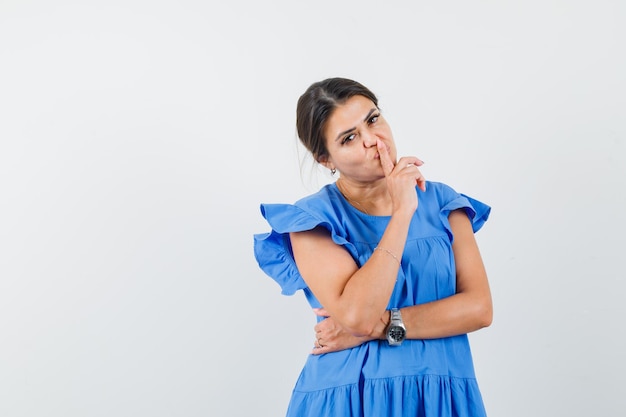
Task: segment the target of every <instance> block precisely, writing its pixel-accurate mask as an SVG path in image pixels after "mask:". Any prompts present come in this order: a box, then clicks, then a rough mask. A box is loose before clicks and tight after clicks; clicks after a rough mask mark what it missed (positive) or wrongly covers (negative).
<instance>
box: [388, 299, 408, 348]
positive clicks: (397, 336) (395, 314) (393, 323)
mask: <svg viewBox="0 0 626 417" xmlns="http://www.w3.org/2000/svg"><path fill="white" fill-rule="evenodd" d="M405 338H406V327H404V322H403V321H402V315H401V314H400V310H398V309H397V308H392V309H391V320H390V321H389V327H387V341H388V342H389V346H400V345H401V344H402V342H403V341H404V339H405Z"/></svg>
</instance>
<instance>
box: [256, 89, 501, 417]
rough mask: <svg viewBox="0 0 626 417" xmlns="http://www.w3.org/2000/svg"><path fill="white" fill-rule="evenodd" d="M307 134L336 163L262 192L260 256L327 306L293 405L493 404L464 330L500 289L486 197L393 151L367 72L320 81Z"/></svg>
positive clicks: (435, 412) (445, 408)
mask: <svg viewBox="0 0 626 417" xmlns="http://www.w3.org/2000/svg"><path fill="white" fill-rule="evenodd" d="M297 128H298V135H299V137H300V140H301V141H302V143H303V144H304V145H305V147H306V148H307V149H308V150H309V151H310V152H311V154H312V155H313V157H314V158H315V160H316V161H317V162H318V163H320V164H322V165H323V166H324V167H326V168H328V169H329V170H330V172H331V173H332V174H333V175H337V174H338V175H339V178H338V179H337V181H336V182H335V183H333V184H329V185H326V186H324V187H323V188H322V189H321V190H320V191H319V192H317V193H315V194H313V195H310V196H308V197H305V198H303V199H301V200H300V201H298V202H296V203H295V204H294V205H290V204H263V205H261V211H262V214H263V216H264V217H265V218H266V219H267V221H268V222H269V224H270V226H271V228H272V230H271V232H270V233H266V234H258V235H255V256H256V259H257V261H258V263H259V265H260V267H261V268H262V269H263V270H264V271H265V272H266V273H267V274H268V275H269V276H271V277H272V278H273V279H275V280H276V281H277V282H278V283H279V284H280V286H281V287H282V291H283V294H288V295H290V294H293V293H294V292H295V291H297V290H303V291H304V293H305V295H306V297H307V299H308V301H309V303H310V305H311V306H312V307H313V308H314V309H315V312H316V313H317V315H318V316H319V321H318V324H317V325H316V326H315V332H316V337H315V343H314V349H313V352H312V354H311V355H310V356H309V357H308V360H307V362H306V364H305V366H304V369H303V370H302V373H301V375H300V378H299V379H298V381H297V383H296V386H295V388H294V391H293V395H292V399H291V402H290V404H289V408H288V412H287V415H288V416H298V417H302V416H315V417H321V416H342V417H346V416H376V417H381V416H394V417H395V416H398V417H399V416H426V417H429V416H432V417H435V416H437V417H440V416H461V417H462V416H472V417H474V416H484V415H485V410H484V407H483V403H482V399H481V395H480V391H479V389H478V385H477V382H476V379H475V375H474V369H473V364H472V357H471V352H470V347H469V343H468V338H467V333H468V332H472V331H475V330H478V329H480V328H483V327H486V326H489V325H490V324H491V320H492V303H491V295H490V290H489V284H488V280H487V275H486V272H485V268H484V266H483V262H482V259H481V256H480V253H479V250H478V247H477V244H476V241H475V239H474V232H476V231H477V230H478V229H480V227H481V226H482V225H483V223H484V222H485V221H486V220H487V217H488V215H489V211H490V208H489V207H488V206H486V205H485V204H483V203H480V202H478V201H476V200H474V199H472V198H470V197H467V196H465V195H463V194H459V193H457V192H456V191H454V190H453V189H452V188H450V187H449V186H447V185H444V184H441V183H436V182H430V181H426V180H425V179H424V177H423V175H422V174H421V172H420V170H419V168H418V167H419V166H421V165H422V161H420V160H419V159H418V158H416V157H413V156H404V157H400V158H398V157H397V151H396V147H395V144H394V141H393V136H392V133H391V129H390V127H389V125H388V124H387V122H386V121H385V119H384V117H383V116H382V114H381V111H380V109H379V107H378V100H377V98H376V96H375V95H374V94H373V93H372V92H371V91H370V90H369V89H367V88H366V87H364V86H363V85H361V84H359V83H358V82H355V81H352V80H348V79H343V78H331V79H327V80H323V81H320V82H317V83H314V84H312V85H311V86H310V87H309V88H308V89H307V90H306V92H305V93H304V94H303V95H302V96H301V97H300V99H299V101H298V108H297Z"/></svg>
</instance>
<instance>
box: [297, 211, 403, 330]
mask: <svg viewBox="0 0 626 417" xmlns="http://www.w3.org/2000/svg"><path fill="white" fill-rule="evenodd" d="M409 223H410V216H408V215H405V216H401V215H398V216H392V218H391V220H390V222H389V225H388V226H387V229H386V231H385V233H384V235H383V238H382V239H381V241H380V247H384V248H386V249H388V250H389V251H390V252H392V253H397V254H402V252H403V251H404V243H405V241H406V236H407V232H408V227H409ZM290 237H291V247H292V250H293V254H294V258H295V261H296V264H297V265H298V270H299V271H300V274H301V275H302V277H303V278H304V281H305V282H306V283H307V285H308V286H309V288H310V289H311V291H312V292H313V294H315V297H316V298H317V299H318V300H319V302H320V303H321V304H322V305H323V306H324V308H325V310H326V311H327V312H328V314H329V315H330V316H332V317H333V319H334V320H335V321H336V322H337V323H338V324H339V325H340V326H341V327H342V328H344V329H346V330H347V331H348V332H349V333H351V334H354V335H357V336H370V335H372V332H373V331H374V329H375V326H376V325H377V323H379V322H380V317H381V316H382V315H383V314H384V312H385V309H386V308H387V304H388V303H389V298H390V297H391V293H392V291H393V288H394V285H395V283H396V277H397V275H398V268H399V263H398V260H397V259H394V257H393V256H392V255H390V254H389V253H387V252H385V251H383V250H376V251H374V253H373V254H372V256H371V257H370V258H369V260H368V261H367V262H366V263H365V264H364V265H363V266H362V267H361V268H359V267H358V266H357V264H356V263H355V262H354V260H353V259H352V257H351V256H350V254H349V253H348V252H347V251H346V250H345V249H344V248H343V247H341V246H339V245H337V244H336V243H335V242H333V241H332V239H331V237H330V235H329V233H328V231H327V230H326V229H323V228H316V229H314V230H311V231H307V232H298V233H291V234H290Z"/></svg>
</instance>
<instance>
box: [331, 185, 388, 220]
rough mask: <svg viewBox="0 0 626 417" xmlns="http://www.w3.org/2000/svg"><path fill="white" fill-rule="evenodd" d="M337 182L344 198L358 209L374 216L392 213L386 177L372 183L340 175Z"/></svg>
mask: <svg viewBox="0 0 626 417" xmlns="http://www.w3.org/2000/svg"><path fill="white" fill-rule="evenodd" d="M336 184H337V188H338V189H339V191H340V192H341V194H342V195H343V196H344V198H345V199H346V200H347V201H348V202H349V203H350V204H352V205H353V206H354V207H355V208H356V209H357V210H360V211H362V212H364V213H365V214H369V215H372V216H388V215H391V211H392V205H391V198H390V197H389V193H388V192H387V182H386V181H385V179H384V178H382V179H380V180H378V181H375V182H371V183H359V182H354V181H350V180H345V179H343V178H341V177H340V178H339V179H338V180H337V183H336Z"/></svg>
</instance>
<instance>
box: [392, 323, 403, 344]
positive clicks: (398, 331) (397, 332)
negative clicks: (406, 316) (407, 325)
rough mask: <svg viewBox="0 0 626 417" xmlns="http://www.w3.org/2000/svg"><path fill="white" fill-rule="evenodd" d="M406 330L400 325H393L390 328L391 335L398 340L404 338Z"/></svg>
mask: <svg viewBox="0 0 626 417" xmlns="http://www.w3.org/2000/svg"><path fill="white" fill-rule="evenodd" d="M405 335H406V330H404V329H403V328H402V327H400V326H392V327H390V328H389V337H390V338H391V339H392V340H395V341H396V342H399V341H402V340H404V336H405Z"/></svg>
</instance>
